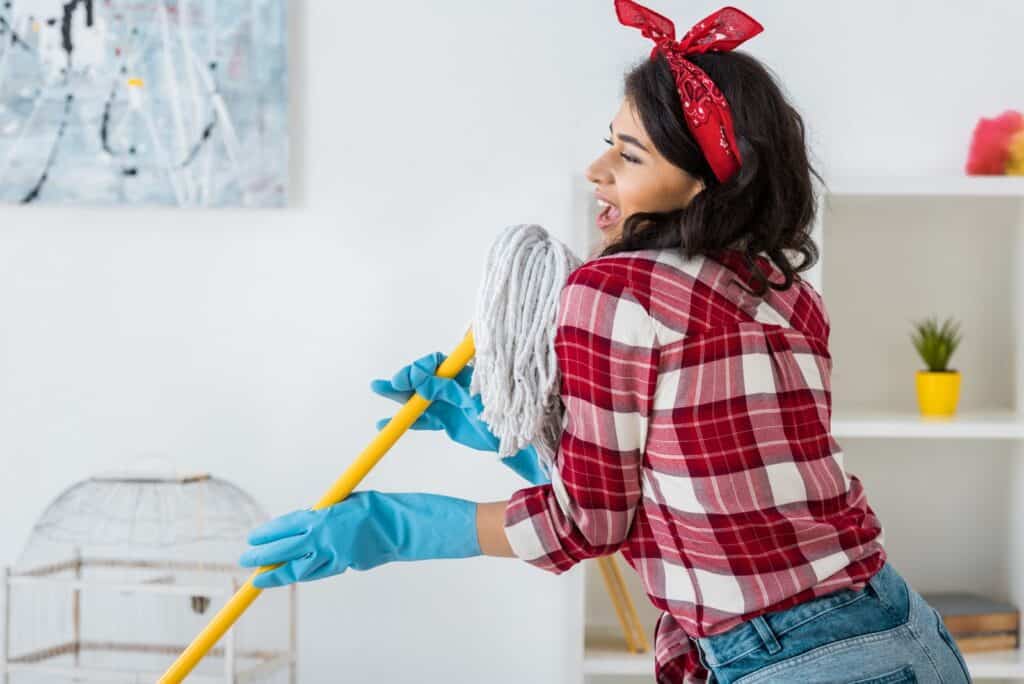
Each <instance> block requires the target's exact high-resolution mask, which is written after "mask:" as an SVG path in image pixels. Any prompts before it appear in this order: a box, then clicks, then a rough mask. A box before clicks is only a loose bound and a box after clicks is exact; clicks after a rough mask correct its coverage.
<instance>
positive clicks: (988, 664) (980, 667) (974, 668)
mask: <svg viewBox="0 0 1024 684" xmlns="http://www.w3.org/2000/svg"><path fill="white" fill-rule="evenodd" d="M964 660H966V661H967V669H968V670H970V671H971V677H972V678H974V677H978V678H986V679H1015V678H1017V677H1024V650H1022V649H1016V650H1013V651H992V652H990V653H964Z"/></svg>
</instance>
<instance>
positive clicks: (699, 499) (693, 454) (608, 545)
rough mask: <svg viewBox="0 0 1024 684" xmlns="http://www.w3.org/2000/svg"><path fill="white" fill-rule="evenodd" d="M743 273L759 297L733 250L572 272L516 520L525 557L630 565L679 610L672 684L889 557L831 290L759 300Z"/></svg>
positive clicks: (516, 539)
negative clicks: (531, 474) (867, 475)
mask: <svg viewBox="0 0 1024 684" xmlns="http://www.w3.org/2000/svg"><path fill="white" fill-rule="evenodd" d="M759 262H760V263H761V266H762V271H764V272H766V273H769V274H770V278H771V280H773V281H775V282H781V281H782V277H783V276H782V273H781V271H779V270H778V268H777V267H775V265H774V264H772V262H771V261H770V260H768V259H767V258H765V257H764V256H761V257H759ZM733 278H736V279H738V280H741V281H742V282H744V283H746V284H747V285H748V287H751V288H752V289H754V287H753V286H754V284H755V280H754V278H753V276H752V274H751V270H750V269H749V268H748V267H747V266H746V265H745V263H744V262H743V257H742V254H741V253H740V252H738V251H735V250H723V251H721V252H719V253H717V254H716V255H715V256H714V257H710V256H708V257H695V258H693V259H689V260H686V259H684V258H683V257H682V255H680V254H679V253H678V252H677V251H676V250H674V249H665V250H653V249H652V250H642V251H635V252H629V253H620V254H616V255H611V256H606V257H601V258H597V259H593V260H591V261H589V262H587V263H585V264H583V266H581V267H580V268H578V269H577V270H576V271H574V272H573V273H572V274H571V276H570V278H569V281H568V283H567V284H566V286H565V288H564V289H563V290H562V293H561V300H560V308H559V312H558V321H557V325H558V327H557V332H556V337H555V348H556V353H557V357H558V363H559V367H560V370H561V373H562V385H561V397H562V401H563V402H564V404H565V419H564V421H563V432H562V436H561V442H560V445H559V450H558V454H557V457H556V460H555V466H556V467H555V468H554V469H553V471H552V473H551V475H552V481H551V483H550V484H546V485H540V486H536V487H530V488H527V489H523V490H521V491H518V492H516V493H515V494H514V495H513V497H512V499H511V501H509V504H508V507H507V508H506V510H505V530H506V534H507V536H508V539H509V543H510V544H511V546H512V549H513V550H514V552H515V554H516V555H517V556H518V557H519V558H521V559H523V560H525V561H528V562H530V563H532V564H533V565H536V566H537V567H539V568H541V569H543V570H547V571H549V572H553V573H556V574H560V573H562V572H565V571H566V570H568V569H569V568H571V567H572V566H573V565H575V564H576V563H578V562H580V561H582V560H584V559H587V558H594V557H598V556H604V555H608V554H612V553H615V552H616V551H619V550H621V551H622V552H623V555H624V556H625V558H626V560H627V561H628V562H629V564H630V565H631V566H632V567H633V568H634V569H635V570H636V571H637V572H638V573H639V574H640V577H641V579H642V581H643V583H644V587H645V588H646V590H647V593H648V596H649V597H650V600H651V601H652V602H653V603H654V605H656V606H658V607H659V608H660V609H662V610H663V611H664V612H663V614H662V616H661V618H660V619H659V621H658V626H657V629H656V634H655V675H656V679H657V681H658V682H673V683H676V682H703V681H707V679H708V672H707V670H706V669H705V668H704V667H703V666H702V664H701V662H700V660H699V657H698V652H697V649H696V646H695V644H693V643H691V639H692V638H693V637H698V636H710V635H714V634H720V633H722V632H725V631H727V630H729V629H731V628H732V627H735V626H736V625H737V624H739V623H741V622H743V621H745V620H749V619H750V618H753V617H756V616H757V615H761V614H763V613H766V612H770V611H771V612H774V611H779V610H783V609H786V608H789V607H791V606H794V605H796V604H798V603H802V602H804V601H807V600H809V599H812V598H816V597H818V596H821V595H823V594H827V593H830V592H833V591H837V590H839V589H844V588H853V589H859V588H862V587H863V586H864V585H865V584H866V583H867V579H868V578H869V577H871V576H872V575H874V574H875V573H876V572H877V571H878V570H879V569H880V568H881V567H882V564H883V563H884V562H885V558H886V554H885V550H884V548H883V533H882V528H881V524H880V522H879V520H878V519H877V518H876V516H875V514H874V511H872V510H871V507H870V506H869V505H868V502H867V499H866V498H865V494H864V488H863V486H862V485H861V482H860V480H859V479H858V478H857V477H856V476H854V475H850V474H848V473H847V472H846V470H845V468H844V466H843V453H842V451H841V449H840V447H839V444H838V443H837V442H836V440H835V439H833V437H832V436H831V434H830V425H831V415H832V405H831V383H830V375H831V370H832V359H831V356H830V354H829V352H828V337H829V320H828V315H827V313H826V311H825V307H824V303H823V301H822V299H821V296H820V295H819V294H818V293H817V292H816V291H815V290H814V288H813V287H812V286H811V285H810V284H808V283H807V282H806V281H803V280H801V281H797V282H795V283H794V284H793V285H792V286H791V287H790V288H789V289H787V290H786V291H785V292H778V291H775V290H769V291H768V292H767V293H766V294H765V295H764V297H757V296H754V295H750V294H748V293H746V292H744V291H743V290H742V289H741V288H740V287H739V285H738V284H736V283H730V281H731V279H733Z"/></svg>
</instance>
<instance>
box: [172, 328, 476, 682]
mask: <svg viewBox="0 0 1024 684" xmlns="http://www.w3.org/2000/svg"><path fill="white" fill-rule="evenodd" d="M475 353H476V348H475V347H474V344H473V331H472V329H470V330H469V331H467V332H466V337H465V338H463V340H462V342H460V343H459V346H458V347H456V348H455V351H453V352H452V353H451V354H450V355H449V356H448V358H446V359H445V360H444V362H443V363H441V365H440V366H438V368H437V373H436V375H437V376H438V377H441V378H454V377H455V376H456V375H458V373H459V371H461V370H462V369H463V368H464V367H465V366H466V364H467V363H469V360H470V359H471V358H473V355H474V354H475ZM428 406H430V401H429V400H428V399H425V398H423V397H422V396H420V395H419V394H417V393H415V392H413V395H412V396H411V397H409V401H407V402H405V406H403V407H402V408H401V409H399V410H398V413H396V414H395V416H394V418H392V419H391V420H390V421H389V422H388V424H387V425H385V426H384V427H383V428H381V431H380V432H378V433H377V436H376V437H374V438H373V441H372V442H370V444H369V446H367V447H366V448H365V449H363V451H362V453H360V454H359V456H357V457H356V460H355V462H353V463H352V465H350V466H349V467H348V470H346V471H345V472H344V474H343V475H342V476H341V477H339V478H338V480H337V481H336V482H335V483H334V484H333V485H332V486H331V488H330V490H328V492H327V493H326V494H324V495H323V497H322V498H321V499H320V501H318V502H317V504H316V505H315V506H314V507H313V509H314V510H319V509H321V508H327V507H328V506H333V505H334V504H336V503H338V502H339V501H343V500H344V499H345V498H347V497H348V495H349V494H351V493H352V490H353V489H355V488H356V486H357V485H358V484H359V483H360V482H361V481H362V479H363V478H364V477H366V474H367V473H369V472H370V470H371V469H372V468H373V467H374V466H375V465H377V462H378V461H380V459H381V458H383V457H384V454H386V453H387V451H388V449H390V448H391V446H392V445H393V444H394V443H395V442H396V441H398V438H399V437H401V436H402V434H403V433H404V432H405V431H406V430H408V429H409V427H410V426H411V425H412V424H413V423H415V422H416V419H417V418H419V417H420V416H421V415H422V414H423V412H424V411H426V410H427V407H428ZM282 565H284V563H278V564H277V565H265V566H263V567H261V568H257V569H256V570H255V571H254V572H253V573H252V575H250V576H249V579H247V580H246V581H245V584H243V585H242V586H241V588H240V589H239V590H238V591H237V592H235V595H234V596H232V597H231V600H229V601H228V602H227V603H226V604H224V607H223V608H221V609H220V612H218V613H217V614H216V615H215V616H214V617H213V619H212V620H210V624H208V625H207V626H206V628H205V629H204V630H203V631H202V632H200V633H199V636H197V637H196V638H195V639H194V640H193V641H192V643H191V644H189V646H188V648H186V649H185V650H184V651H183V652H182V654H181V655H180V656H178V659H177V660H176V661H174V664H173V665H171V667H170V668H169V669H168V670H167V672H165V673H164V675H163V677H161V678H160V684H171V683H172V682H173V683H174V684H180V682H181V681H182V680H183V679H185V677H187V676H188V673H189V672H191V671H192V669H193V668H194V667H195V666H196V665H197V664H199V661H200V660H201V659H202V657H203V656H204V655H206V653H207V652H208V651H209V650H210V649H211V648H213V646H214V644H216V643H217V641H218V640H220V638H221V637H222V636H224V633H225V632H227V631H228V630H229V629H231V625H233V624H234V623H235V620H237V619H238V618H239V617H240V616H241V615H242V613H244V612H245V609H246V608H248V607H249V606H250V604H252V602H253V601H255V600H256V597H257V596H259V595H260V594H261V593H262V591H263V590H262V589H259V588H257V587H255V586H253V583H252V581H253V578H255V577H256V576H257V575H259V574H260V573H263V572H267V571H268V570H273V569H274V568H279V567H281V566H282Z"/></svg>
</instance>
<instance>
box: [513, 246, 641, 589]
mask: <svg viewBox="0 0 1024 684" xmlns="http://www.w3.org/2000/svg"><path fill="white" fill-rule="evenodd" d="M596 263H598V264H599V263H600V262H596ZM594 264H595V262H591V263H590V264H584V265H583V266H581V267H580V268H578V269H576V270H575V271H573V273H572V274H571V275H570V277H569V280H568V282H567V283H566V285H565V287H564V288H563V289H562V291H561V293H560V298H559V309H558V316H557V327H556V331H555V355H556V358H557V361H558V366H559V371H560V372H561V384H560V390H559V393H560V396H561V399H562V403H563V405H564V415H563V421H562V433H561V436H560V438H559V444H558V450H557V453H556V454H555V457H554V461H553V467H552V469H551V482H550V483H547V484H542V485H538V486H534V487H530V488H527V489H523V490H520V491H518V492H516V493H515V494H514V495H513V496H512V498H511V499H510V501H509V503H508V505H507V507H506V509H505V521H504V524H505V533H506V536H507V537H508V540H509V544H510V545H511V547H512V550H513V552H514V553H515V555H516V556H518V557H519V558H521V559H522V560H525V561H527V562H529V563H531V564H533V565H536V566H537V567H539V568H541V569H543V570H547V571H549V572H553V573H555V574H561V573H563V572H565V571H566V570H569V569H570V568H572V567H573V566H574V565H575V564H576V563H578V562H580V561H582V560H585V559H587V558H595V557H599V556H606V555H610V554H612V553H615V552H616V551H617V550H618V549H619V548H620V547H621V546H622V545H623V543H624V542H625V540H626V539H627V537H628V536H629V531H630V528H631V526H632V523H633V519H634V515H635V513H636V508H637V506H638V505H639V503H640V498H641V464H642V462H643V453H644V446H645V441H646V438H647V423H648V419H649V416H650V410H651V404H652V400H653V396H654V387H655V383H656V380H657V372H658V371H657V369H658V357H659V350H658V348H657V344H656V338H655V332H654V324H653V321H652V320H651V317H650V315H649V314H648V312H647V310H646V309H645V308H644V306H643V305H642V304H641V303H640V301H639V300H638V299H637V298H636V297H635V296H634V294H632V293H631V292H630V290H629V288H628V286H627V283H626V281H625V279H624V278H623V277H622V276H621V275H618V274H615V273H614V272H611V271H610V270H609V269H608V268H604V269H602V268H600V267H598V266H595V265H594Z"/></svg>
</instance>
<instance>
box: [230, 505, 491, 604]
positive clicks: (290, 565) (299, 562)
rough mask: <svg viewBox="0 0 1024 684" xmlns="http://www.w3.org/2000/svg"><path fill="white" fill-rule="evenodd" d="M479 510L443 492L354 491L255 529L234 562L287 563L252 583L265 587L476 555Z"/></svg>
mask: <svg viewBox="0 0 1024 684" xmlns="http://www.w3.org/2000/svg"><path fill="white" fill-rule="evenodd" d="M476 508H477V505H476V503H475V502H473V501H467V500H465V499H457V498H454V497H450V496H443V495H440V494H423V493H410V494H390V493H383V492H377V491H373V490H369V491H362V492H352V494H350V495H349V497H348V498H347V499H345V500H344V501H342V502H340V503H337V504H335V505H333V506H329V507H328V508H324V509H321V510H318V511H313V510H308V509H307V510H300V511H294V512H292V513H288V514H287V515H283V516H281V517H279V518H275V519H273V520H271V521H270V522H268V523H266V524H264V525H261V526H260V527H257V528H256V529H254V530H253V531H252V532H251V533H250V534H249V544H251V545H252V548H250V549H249V550H247V551H246V552H245V553H243V554H242V557H241V559H240V560H239V564H240V565H241V566H242V567H246V568H256V567H261V566H264V565H274V564H277V563H284V565H282V566H281V567H279V568H275V569H274V570H270V571H267V572H264V573H261V574H259V575H257V576H256V578H255V579H254V580H253V585H255V586H256V587H258V588H260V589H266V588H269V587H277V586H282V585H285V584H290V583H292V582H309V581H312V580H317V579H322V578H324V577H329V576H331V575H337V574H341V573H343V572H345V570H347V569H348V568H354V569H356V570H369V569H370V568H374V567H376V566H378V565H382V564H384V563H390V562H392V561H415V560H427V559H431V558H470V557H473V556H479V555H481V551H480V543H479V540H478V537H477V529H476Z"/></svg>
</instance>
